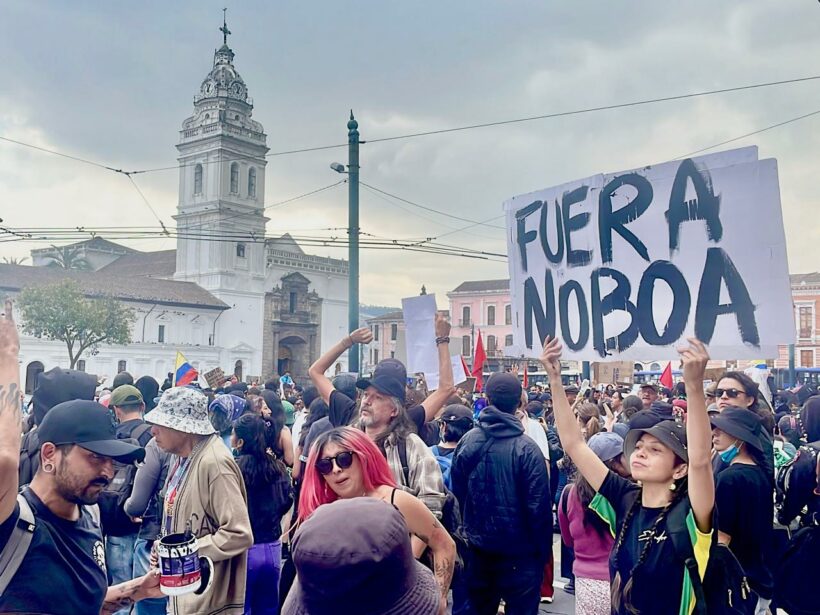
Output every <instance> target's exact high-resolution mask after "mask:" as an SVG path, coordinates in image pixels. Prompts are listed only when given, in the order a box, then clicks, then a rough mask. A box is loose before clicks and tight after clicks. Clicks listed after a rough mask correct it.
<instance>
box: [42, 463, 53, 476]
mask: <svg viewBox="0 0 820 615" xmlns="http://www.w3.org/2000/svg"><path fill="white" fill-rule="evenodd" d="M43 472H45V473H46V474H53V473H54V464H53V463H44V464H43Z"/></svg>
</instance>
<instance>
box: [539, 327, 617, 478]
mask: <svg viewBox="0 0 820 615" xmlns="http://www.w3.org/2000/svg"><path fill="white" fill-rule="evenodd" d="M562 350H563V347H562V346H561V342H560V341H559V340H558V339H557V338H550V337H549V336H547V338H546V339H545V340H544V350H543V352H542V353H541V364H542V365H543V366H544V370H545V371H546V372H547V375H548V376H549V379H550V390H551V391H552V408H553V415H554V416H555V427H556V429H557V430H558V437H559V438H560V439H561V446H562V447H563V448H564V453H566V454H567V455H569V456H570V457H571V458H572V461H573V462H574V463H575V466H576V467H577V468H578V471H579V472H581V474H582V475H583V476H584V478H585V479H587V482H588V483H589V484H590V485H591V486H592V488H593V489H595V491H598V490H599V489H600V488H601V484H602V483H603V482H604V479H605V478H606V475H607V473H608V472H609V469H608V468H607V467H606V466H605V465H604V462H603V461H601V460H600V459H599V458H598V456H597V455H596V454H595V453H593V452H592V449H591V448H589V446H587V443H586V441H585V440H584V436H583V435H582V434H581V428H580V427H579V426H578V421H576V420H575V415H574V414H573V412H572V408H570V405H569V400H568V399H567V394H566V393H565V392H564V387H563V385H562V384H561V351H562ZM579 397H580V396H579Z"/></svg>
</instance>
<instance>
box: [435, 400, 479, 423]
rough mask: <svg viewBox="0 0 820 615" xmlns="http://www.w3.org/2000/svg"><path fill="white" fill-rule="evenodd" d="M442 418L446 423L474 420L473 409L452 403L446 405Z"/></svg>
mask: <svg viewBox="0 0 820 615" xmlns="http://www.w3.org/2000/svg"><path fill="white" fill-rule="evenodd" d="M441 420H442V421H444V422H445V423H453V422H455V421H469V422H470V423H472V422H473V411H472V410H470V409H469V408H468V407H467V406H464V405H462V404H450V405H449V406H445V408H444V410H442V411H441Z"/></svg>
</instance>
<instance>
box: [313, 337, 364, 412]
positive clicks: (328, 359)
mask: <svg viewBox="0 0 820 615" xmlns="http://www.w3.org/2000/svg"><path fill="white" fill-rule="evenodd" d="M371 341H373V333H372V332H371V331H370V329H369V328H368V327H361V328H360V329H356V330H355V331H353V332H352V333H351V334H350V335H348V336H345V337H344V338H343V339H342V340H341V341H339V343H337V344H336V345H335V346H333V348H331V349H330V350H328V351H327V352H326V353H325V354H323V355H322V356H321V357H319V358H318V359H316V362H315V363H314V364H313V365H311V366H310V369H309V370H308V375H309V376H310V380H311V382H313V385H314V386H315V387H316V389H317V390H318V391H319V396H320V397H321V398H322V400H324V402H325V403H326V404H330V394H331V393H332V392H333V383H332V382H331V381H330V378H328V377H327V376H325V372H326V371H327V370H329V369H330V368H331V367H332V366H333V363H335V362H336V360H337V359H338V358H339V357H341V356H342V355H343V354H344V352H345V351H346V350H349V349H350V348H352V347H353V345H354V344H369V343H370V342H371Z"/></svg>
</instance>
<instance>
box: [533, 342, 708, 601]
mask: <svg viewBox="0 0 820 615" xmlns="http://www.w3.org/2000/svg"><path fill="white" fill-rule="evenodd" d="M561 350H562V347H561V342H560V341H559V340H557V339H551V338H549V337H548V338H547V339H546V340H545V341H544V349H543V353H542V355H541V363H543V365H544V368H545V370H546V371H547V374H548V375H549V378H550V387H551V389H552V397H553V407H554V409H555V424H556V427H557V428H558V435H559V437H560V438H561V444H562V445H563V447H564V451H565V453H566V454H567V455H569V456H570V457H571V458H572V460H573V461H574V463H575V465H576V467H577V468H578V471H579V472H580V473H581V475H582V476H583V477H584V479H585V480H586V481H587V482H588V483H589V485H590V487H591V488H592V489H593V490H595V491H596V494H595V497H593V499H592V501H591V502H590V504H589V508H590V509H591V510H592V511H593V512H595V513H596V514H597V515H598V516H599V517H600V518H601V519H603V521H604V522H606V523H607V525H608V531H609V533H610V535H611V536H612V537H613V539H614V544H613V548H612V553H611V555H610V558H609V568H610V576H611V579H612V586H611V600H612V612H613V613H615V614H617V615H636V614H638V613H645V614H647V615H648V614H651V613H685V614H689V613H692V612H693V611H694V609H695V606H696V605H695V593H694V590H693V586H692V579H691V577H690V573H689V570H688V569H687V568H686V565H685V563H684V559H683V558H681V557H679V556H678V554H677V552H676V549H675V546H674V544H673V542H675V541H673V539H672V538H671V533H672V532H673V531H674V532H675V536H676V538H677V537H679V536H680V534H685V536H686V540H688V541H691V547H692V553H693V556H694V560H695V561H696V563H697V568H698V572H699V574H700V577H701V578H702V577H703V574H704V572H705V570H706V564H707V563H708V560H709V550H710V547H711V544H712V534H713V521H712V518H713V513H714V508H715V484H714V477H713V474H712V466H711V461H710V455H711V448H712V438H711V428H710V425H709V418H708V415H707V413H706V400H705V397H704V394H703V376H704V371H705V368H706V363H707V361H708V360H709V355H708V353H707V351H706V348H705V347H704V345H703V343H701V342H700V341H699V340H697V339H694V338H690V339H689V345H688V346H685V347H681V348H679V349H678V352H679V353H680V356H681V360H682V363H683V376H684V382H685V384H686V394H687V400H688V407H689V408H688V409H689V412H688V418H687V425H686V428H685V429H684V428H683V427H681V426H680V425H679V424H678V423H676V422H675V421H660V422H658V423H656V424H654V425H652V426H648V427H642V428H640V429H631V430H630V431H629V432H628V433H627V436H626V438H625V441H624V453H625V455H626V457H627V459H628V461H629V465H630V470H631V473H632V477H633V479H634V480H636V481H638V482H637V484H636V483H633V482H631V481H629V480H627V479H625V478H622V477H621V476H619V475H618V474H616V473H615V472H613V471H612V470H610V469H609V468H608V467H607V466H606V464H605V463H604V462H603V461H601V459H600V458H599V457H598V456H597V455H596V454H595V453H594V452H593V451H592V449H591V448H590V447H589V446H588V445H587V443H586V441H585V439H584V437H583V435H582V433H581V430H580V429H579V426H578V423H577V421H576V420H575V417H574V415H573V413H572V410H571V409H570V405H569V402H568V401H567V398H566V395H565V394H564V391H563V388H562V387H561ZM673 520H675V521H676V520H680V521H681V523H680V526H681V527H680V530H678V528H677V527H676V525H675V523H672V521H673Z"/></svg>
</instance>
